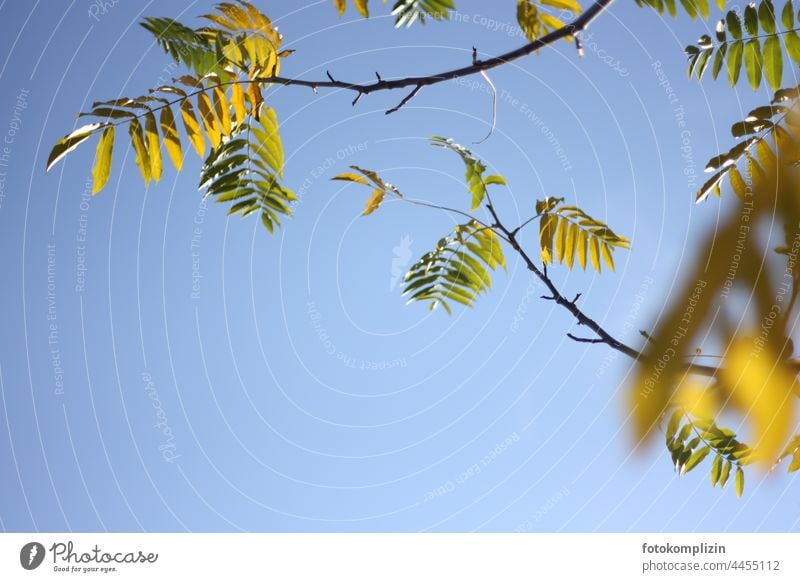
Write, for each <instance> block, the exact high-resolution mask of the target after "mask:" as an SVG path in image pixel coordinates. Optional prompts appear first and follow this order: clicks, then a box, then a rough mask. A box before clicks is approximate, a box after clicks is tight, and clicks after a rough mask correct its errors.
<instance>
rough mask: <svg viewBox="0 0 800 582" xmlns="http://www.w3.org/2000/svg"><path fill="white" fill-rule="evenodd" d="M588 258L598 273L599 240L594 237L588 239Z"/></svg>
mask: <svg viewBox="0 0 800 582" xmlns="http://www.w3.org/2000/svg"><path fill="white" fill-rule="evenodd" d="M589 258H590V259H591V261H592V267H594V270H595V271H597V272H598V273H600V272H601V271H602V267H601V266H600V241H599V240H598V239H596V238H595V237H592V238H590V239H589Z"/></svg>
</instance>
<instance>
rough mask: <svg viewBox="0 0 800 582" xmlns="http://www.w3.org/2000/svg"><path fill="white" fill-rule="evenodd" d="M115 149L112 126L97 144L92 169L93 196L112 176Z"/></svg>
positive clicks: (104, 131)
mask: <svg viewBox="0 0 800 582" xmlns="http://www.w3.org/2000/svg"><path fill="white" fill-rule="evenodd" d="M113 148H114V126H113V125H110V126H108V127H107V128H105V129H104V130H103V134H102V135H101V136H100V141H98V142H97V150H96V152H95V156H94V167H93V168H92V178H93V180H94V184H93V186H92V194H93V195H94V194H97V193H98V192H100V190H102V189H103V186H105V185H106V182H108V176H109V175H110V174H111V151H112V150H113Z"/></svg>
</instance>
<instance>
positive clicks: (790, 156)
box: [772, 125, 800, 164]
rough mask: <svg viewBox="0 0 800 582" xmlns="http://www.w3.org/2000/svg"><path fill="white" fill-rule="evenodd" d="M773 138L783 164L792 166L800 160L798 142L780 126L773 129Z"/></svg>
mask: <svg viewBox="0 0 800 582" xmlns="http://www.w3.org/2000/svg"><path fill="white" fill-rule="evenodd" d="M772 138H773V139H774V140H775V146H776V147H777V148H778V154H779V158H780V162H781V163H782V164H792V163H794V162H796V161H797V160H798V158H800V153H799V152H798V147H797V142H796V141H795V140H794V138H793V137H792V136H791V134H790V133H789V132H788V131H786V130H785V129H783V128H782V127H781V126H780V125H776V126H775V128H774V129H773V131H772Z"/></svg>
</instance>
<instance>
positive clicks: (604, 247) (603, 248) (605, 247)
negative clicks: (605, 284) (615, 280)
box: [600, 243, 614, 271]
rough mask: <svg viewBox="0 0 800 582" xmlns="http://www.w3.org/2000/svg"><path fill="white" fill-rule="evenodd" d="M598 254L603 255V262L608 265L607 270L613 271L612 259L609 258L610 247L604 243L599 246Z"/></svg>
mask: <svg viewBox="0 0 800 582" xmlns="http://www.w3.org/2000/svg"><path fill="white" fill-rule="evenodd" d="M600 253H601V254H602V255H603V260H604V261H605V262H606V265H608V268H609V269H611V270H612V271H613V270H614V257H613V256H611V247H609V246H608V245H607V244H605V243H601V244H600Z"/></svg>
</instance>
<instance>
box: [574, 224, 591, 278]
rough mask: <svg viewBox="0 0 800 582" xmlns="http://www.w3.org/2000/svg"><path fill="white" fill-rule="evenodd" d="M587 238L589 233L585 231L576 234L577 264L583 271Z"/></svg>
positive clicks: (584, 268)
mask: <svg viewBox="0 0 800 582" xmlns="http://www.w3.org/2000/svg"><path fill="white" fill-rule="evenodd" d="M588 238H589V233H588V232H586V231H585V230H581V231H580V233H579V234H578V242H577V244H578V262H579V263H580V265H581V269H583V270H584V271H585V270H586V243H587V239H588Z"/></svg>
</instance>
